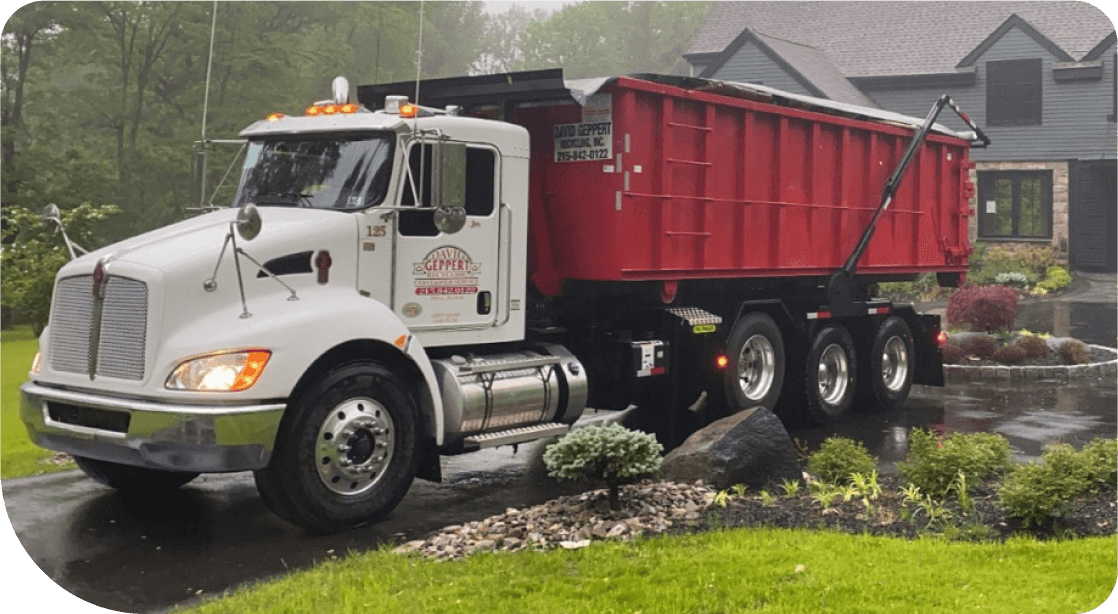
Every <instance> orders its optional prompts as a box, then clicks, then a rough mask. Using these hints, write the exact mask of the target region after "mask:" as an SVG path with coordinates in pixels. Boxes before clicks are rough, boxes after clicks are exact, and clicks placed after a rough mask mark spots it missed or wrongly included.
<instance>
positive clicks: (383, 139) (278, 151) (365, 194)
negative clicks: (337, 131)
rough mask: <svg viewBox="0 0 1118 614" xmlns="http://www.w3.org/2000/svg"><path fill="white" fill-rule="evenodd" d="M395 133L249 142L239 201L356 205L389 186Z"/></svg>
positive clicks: (380, 196) (372, 200)
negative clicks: (393, 135)
mask: <svg viewBox="0 0 1118 614" xmlns="http://www.w3.org/2000/svg"><path fill="white" fill-rule="evenodd" d="M393 141H394V139H393V138H392V135H391V134H389V133H383V134H376V135H368V134H365V135H359V136H338V135H330V136H322V135H315V136H305V135H303V136H290V137H283V138H279V139H269V140H266V141H255V142H252V143H249V146H248V152H247V153H246V154H245V164H244V171H243V172H242V174H241V185H240V187H238V188H237V199H236V202H235V206H237V207H240V206H241V205H243V204H245V203H254V204H255V205H257V206H258V207H269V206H271V207H309V208H314V209H337V210H354V209H364V208H366V207H372V206H375V205H379V204H380V203H381V201H383V200H384V196H385V194H386V193H387V191H388V180H389V177H390V176H391V170H392V169H391V166H392V163H391V161H392V146H393Z"/></svg>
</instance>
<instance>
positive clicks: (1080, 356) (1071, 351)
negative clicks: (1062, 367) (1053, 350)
mask: <svg viewBox="0 0 1118 614" xmlns="http://www.w3.org/2000/svg"><path fill="white" fill-rule="evenodd" d="M1060 356H1063V357H1064V360H1066V361H1068V362H1070V363H1071V364H1073V365H1085V364H1087V363H1088V362H1090V359H1089V358H1088V357H1087V346H1086V345H1084V344H1083V342H1082V341H1079V340H1078V339H1068V340H1067V341H1065V342H1063V343H1061V344H1060Z"/></svg>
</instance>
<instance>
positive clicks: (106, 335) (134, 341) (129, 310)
mask: <svg viewBox="0 0 1118 614" xmlns="http://www.w3.org/2000/svg"><path fill="white" fill-rule="evenodd" d="M147 324H148V287H147V284H145V283H143V282H140V281H136V280H135V279H128V278H127V277H109V282H108V284H107V285H106V286H105V304H104V306H103V308H102V311H101V343H100V347H98V348H97V374H98V375H104V376H107V377H119V378H122V379H134V380H140V379H143V378H144V341H145V339H146V338H147Z"/></svg>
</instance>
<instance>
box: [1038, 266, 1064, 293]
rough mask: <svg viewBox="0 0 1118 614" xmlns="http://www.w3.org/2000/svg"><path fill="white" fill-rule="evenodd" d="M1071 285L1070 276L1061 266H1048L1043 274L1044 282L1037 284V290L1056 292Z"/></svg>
mask: <svg viewBox="0 0 1118 614" xmlns="http://www.w3.org/2000/svg"><path fill="white" fill-rule="evenodd" d="M1069 284H1071V274H1069V273H1068V270H1067V269H1065V268H1064V267H1062V266H1055V265H1053V266H1050V267H1048V270H1047V271H1046V273H1045V276H1044V281H1042V282H1040V283H1038V284H1037V285H1036V286H1037V288H1039V289H1041V290H1044V291H1045V292H1056V291H1057V290H1062V289H1064V288H1066V287H1067V286H1068V285H1069Z"/></svg>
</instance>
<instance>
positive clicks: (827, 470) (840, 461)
mask: <svg viewBox="0 0 1118 614" xmlns="http://www.w3.org/2000/svg"><path fill="white" fill-rule="evenodd" d="M876 468H877V462H876V461H874V458H873V456H872V455H870V453H869V451H868V450H866V447H865V446H864V445H862V444H861V443H860V442H857V441H854V440H853V439H847V438H846V437H830V438H827V439H826V440H824V441H823V444H822V445H820V446H819V449H818V450H816V451H815V452H814V453H812V454H811V455H810V456H808V459H807V472H808V473H810V474H811V475H814V476H815V477H816V478H818V479H819V480H820V481H822V482H825V483H827V484H851V483H852V482H853V478H852V476H853V475H854V474H856V473H860V474H862V475H869V474H870V473H872V472H873V471H874V469H876Z"/></svg>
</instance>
